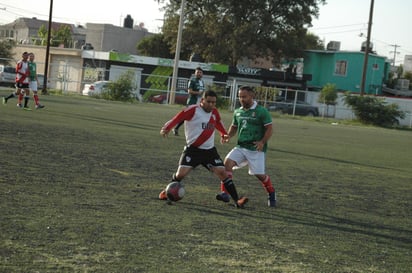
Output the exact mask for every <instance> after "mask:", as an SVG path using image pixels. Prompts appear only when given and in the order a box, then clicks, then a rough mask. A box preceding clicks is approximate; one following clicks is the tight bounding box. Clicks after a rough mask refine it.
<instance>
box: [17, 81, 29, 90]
mask: <svg viewBox="0 0 412 273" xmlns="http://www.w3.org/2000/svg"><path fill="white" fill-rule="evenodd" d="M16 87H17V88H24V89H28V88H29V84H28V83H21V82H18V83H16Z"/></svg>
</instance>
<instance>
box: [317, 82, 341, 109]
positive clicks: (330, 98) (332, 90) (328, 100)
mask: <svg viewBox="0 0 412 273" xmlns="http://www.w3.org/2000/svg"><path fill="white" fill-rule="evenodd" d="M337 98H338V92H337V91H336V85H334V84H331V83H328V84H326V85H325V86H324V87H323V88H322V90H321V91H320V94H319V99H318V102H320V103H324V104H326V105H335V104H336V99H337Z"/></svg>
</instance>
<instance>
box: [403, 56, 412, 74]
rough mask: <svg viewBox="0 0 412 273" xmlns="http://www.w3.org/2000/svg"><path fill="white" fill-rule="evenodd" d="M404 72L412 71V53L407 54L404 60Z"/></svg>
mask: <svg viewBox="0 0 412 273" xmlns="http://www.w3.org/2000/svg"><path fill="white" fill-rule="evenodd" d="M403 69H404V72H410V73H412V55H405V60H404V62H403Z"/></svg>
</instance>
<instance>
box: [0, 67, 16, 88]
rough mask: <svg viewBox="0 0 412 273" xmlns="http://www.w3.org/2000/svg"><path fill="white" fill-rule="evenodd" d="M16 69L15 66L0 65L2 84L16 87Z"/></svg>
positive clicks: (0, 81) (0, 80) (0, 82)
mask: <svg viewBox="0 0 412 273" xmlns="http://www.w3.org/2000/svg"><path fill="white" fill-rule="evenodd" d="M15 80H16V68H14V67H13V66H4V65H0V84H1V85H6V86H14V84H15V83H16V81H15Z"/></svg>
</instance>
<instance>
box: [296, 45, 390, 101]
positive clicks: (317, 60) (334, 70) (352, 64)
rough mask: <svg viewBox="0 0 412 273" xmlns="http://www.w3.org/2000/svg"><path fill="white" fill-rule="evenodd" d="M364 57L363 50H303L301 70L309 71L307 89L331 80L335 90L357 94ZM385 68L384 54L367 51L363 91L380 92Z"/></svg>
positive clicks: (384, 79)
mask: <svg viewBox="0 0 412 273" xmlns="http://www.w3.org/2000/svg"><path fill="white" fill-rule="evenodd" d="M364 58H365V52H364V51H340V50H306V51H305V56H304V70H303V71H304V73H307V74H312V79H311V80H309V81H308V82H307V84H308V88H309V89H313V90H316V89H317V90H319V89H321V88H322V87H323V86H324V85H326V84H328V83H331V84H335V85H336V87H337V89H338V90H341V91H350V92H354V93H359V92H360V91H361V90H360V86H361V80H362V74H363V63H364ZM389 69H390V63H389V62H388V60H387V58H386V57H384V56H379V55H377V54H374V53H369V56H368V65H367V71H366V79H365V90H364V92H365V94H375V95H380V94H382V84H383V83H384V82H386V81H387V80H388V75H389Z"/></svg>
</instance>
